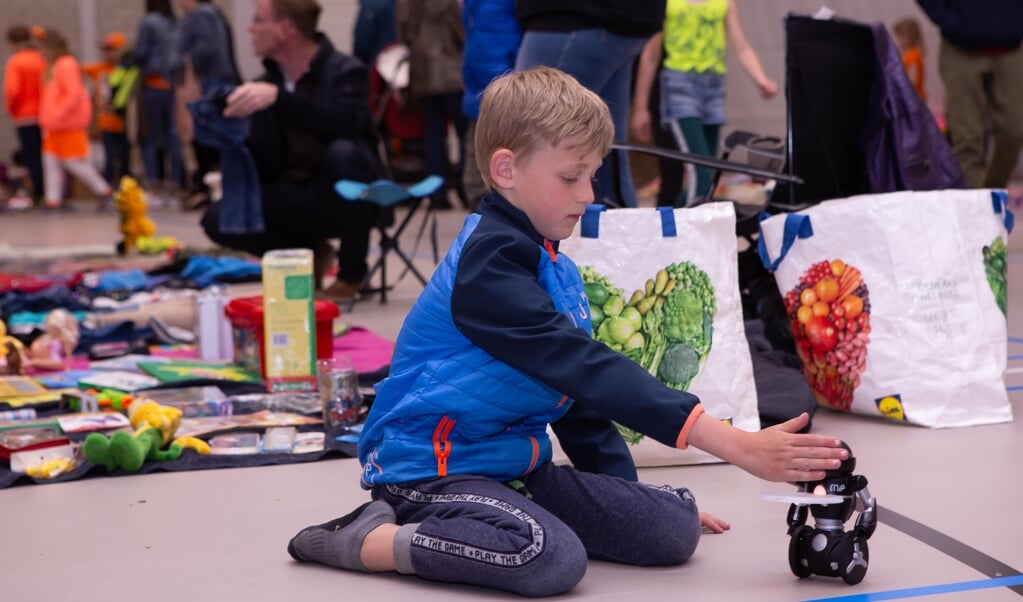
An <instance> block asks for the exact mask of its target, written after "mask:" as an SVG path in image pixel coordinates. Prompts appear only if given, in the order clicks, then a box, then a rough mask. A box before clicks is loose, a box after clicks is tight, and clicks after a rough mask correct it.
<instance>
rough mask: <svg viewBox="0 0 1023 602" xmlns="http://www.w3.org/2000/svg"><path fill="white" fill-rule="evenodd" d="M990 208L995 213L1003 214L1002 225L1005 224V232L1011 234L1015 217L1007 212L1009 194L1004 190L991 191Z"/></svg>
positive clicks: (1010, 212)
mask: <svg viewBox="0 0 1023 602" xmlns="http://www.w3.org/2000/svg"><path fill="white" fill-rule="evenodd" d="M991 207H992V209H994V210H995V213H1005V215H1004V216H1003V217H1002V223H1003V224H1005V231H1006V232H1009V233H1010V234H1011V233H1012V227H1013V226H1014V225H1015V223H1016V216H1014V215H1013V214H1012V211H1009V193H1008V192H1006V191H1005V190H992V191H991Z"/></svg>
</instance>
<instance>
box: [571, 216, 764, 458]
mask: <svg viewBox="0 0 1023 602" xmlns="http://www.w3.org/2000/svg"><path fill="white" fill-rule="evenodd" d="M604 209H605V207H602V206H598V205H593V206H591V207H589V208H588V210H587V213H586V215H585V216H583V219H582V220H581V221H580V224H579V226H578V227H577V228H576V230H575V232H574V233H573V234H572V236H571V237H569V238H568V239H566V240H563V241H562V242H561V245H560V247H559V250H560V251H561V252H563V253H565V254H566V255H568V256H569V257H571V258H572V260H573V261H575V263H576V265H578V266H579V270H580V272H581V273H582V275H583V281H584V282H585V283H587V284H586V288H587V294H588V295H589V297H590V311H591V317H592V318H593V331H594V336H595V337H596V338H598V339H600V340H602V341H604V342H605V343H608V344H609V345H610V346H611V347H612V348H615V349H618V350H619V351H621V352H622V353H624V354H625V355H627V356H629V357H631V358H632V359H634V360H636V361H637V362H639V363H640V364H641V365H642V366H643V367H645V368H646V369H647V371H648V372H650V373H651V374H653V375H654V376H656V377H657V378H658V379H659V380H661V382H664V383H665V384H667V385H668V386H671V387H674V388H676V389H680V390H684V391H689V392H690V393H693V394H694V395H696V396H698V397H699V398H700V400H701V401H702V402H703V405H704V407H705V408H706V411H707V413H708V414H710V415H711V416H714V417H715V418H719V419H722V420H729V421H731V423H732V424H733V425H735V426H736V427H738V428H740V429H743V430H746V431H756V430H759V429H760V416H759V413H758V411H757V393H756V386H755V383H754V381H753V363H752V360H751V359H750V352H749V346H748V344H747V342H746V334H745V330H744V328H743V321H742V305H741V302H740V299H739V275H738V262H737V248H736V237H735V211H734V209H733V208H732V205H731V204H730V203H711V204H707V205H704V206H701V207H698V208H693V209H672V208H670V207H665V208H659V209H614V210H607V211H605V210H604ZM619 428H620V429H621V430H622V433H623V436H624V437H625V440H626V441H627V442H628V443H630V446H629V447H630V450H631V451H632V456H633V459H634V460H635V462H636V465H637V466H672V465H679V464H696V463H701V462H716V461H719V460H718V459H717V458H715V457H714V456H711V455H710V454H708V453H706V452H703V451H701V450H698V449H696V448H692V447H691V448H689V449H688V450H685V451H682V450H678V449H674V448H671V447H668V446H666V445H663V444H661V443H659V442H657V441H655V440H653V439H650V438H648V437H644V436H643V435H640V434H639V433H636V432H634V431H629V430H628V429H625V428H624V427H619ZM555 440H556V439H555ZM563 459H564V454H563V453H562V452H561V451H560V449H556V450H555V461H556V462H557V461H561V460H563Z"/></svg>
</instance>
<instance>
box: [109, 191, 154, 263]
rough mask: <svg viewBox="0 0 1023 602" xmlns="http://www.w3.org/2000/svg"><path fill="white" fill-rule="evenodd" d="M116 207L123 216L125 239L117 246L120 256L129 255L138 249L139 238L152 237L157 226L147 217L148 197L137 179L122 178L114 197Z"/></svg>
mask: <svg viewBox="0 0 1023 602" xmlns="http://www.w3.org/2000/svg"><path fill="white" fill-rule="evenodd" d="M114 200H115V203H114V207H116V208H117V211H118V212H119V213H120V214H121V234H123V235H124V239H123V240H122V241H121V242H120V243H118V244H117V252H118V254H120V255H129V254H131V253H132V252H133V251H134V250H135V249H136V244H137V242H138V239H139V237H142V236H145V237H150V236H152V235H153V234H154V233H155V232H156V225H154V224H153V220H151V219H149V216H148V215H146V209H148V207H149V205H148V204H147V203H146V195H145V193H144V192H143V191H142V187H141V186H139V183H138V182H137V181H136V180H135V178H133V177H131V176H122V177H121V182H120V185H119V186H118V188H117V194H116V195H114Z"/></svg>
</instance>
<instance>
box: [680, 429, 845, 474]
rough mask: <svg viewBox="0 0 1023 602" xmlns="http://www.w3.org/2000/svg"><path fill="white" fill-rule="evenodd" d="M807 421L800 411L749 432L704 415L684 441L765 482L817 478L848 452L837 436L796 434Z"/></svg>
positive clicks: (833, 466) (838, 463) (836, 465)
mask: <svg viewBox="0 0 1023 602" xmlns="http://www.w3.org/2000/svg"><path fill="white" fill-rule="evenodd" d="M809 420H810V416H809V415H808V414H806V413H803V414H800V415H799V416H797V417H796V418H793V419H792V420H789V421H787V422H783V423H782V424H778V425H775V426H772V427H770V428H766V429H764V430H762V431H759V432H755V433H750V432H746V431H743V430H740V429H737V428H734V427H732V426H729V425H727V424H725V423H723V422H721V421H720V420H718V419H716V418H714V417H712V416H709V415H707V414H704V415H702V416H700V417H699V418H698V419H697V421H696V424H694V425H693V430H692V431H691V432H690V433H689V439H688V443H689V444H690V445H694V446H696V447H698V448H700V449H702V450H704V451H707V452H710V453H712V454H714V455H715V456H717V457H719V458H721V459H722V460H724V461H726V462H730V463H732V464H735V465H736V466H738V467H739V468H742V469H743V470H745V471H746V472H748V473H750V474H752V475H754V476H756V477H760V478H761V479H765V480H767V481H788V482H794V481H819V480H821V479H823V478H824V472H825V471H826V470H832V469H835V468H838V467H839V466H840V465H841V463H842V460H844V459H845V458H847V457H848V455H849V452H848V451H846V449H845V448H843V447H842V440H841V439H838V438H837V437H831V436H828V435H810V434H800V433H799V431H800V430H802V429H803V428H804V427H806V425H807V424H808V423H809Z"/></svg>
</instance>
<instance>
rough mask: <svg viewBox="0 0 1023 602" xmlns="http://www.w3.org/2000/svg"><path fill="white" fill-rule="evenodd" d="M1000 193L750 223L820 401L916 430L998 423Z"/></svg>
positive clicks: (866, 205) (898, 198)
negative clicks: (915, 426) (757, 226)
mask: <svg viewBox="0 0 1023 602" xmlns="http://www.w3.org/2000/svg"><path fill="white" fill-rule="evenodd" d="M1011 228H1012V214H1011V213H1009V212H1008V210H1007V208H1006V194H1005V192H1004V191H991V190H944V191H931V192H895V193H888V194H879V195H862V196H856V197H851V198H848V199H841V200H834V201H827V202H824V203H821V204H820V205H817V206H815V207H811V208H809V209H806V210H804V211H800V212H798V213H793V214H782V215H776V216H773V217H769V218H767V219H765V220H763V221H762V222H761V223H760V240H759V245H760V254H761V259H763V261H764V265H765V266H767V268H768V269H771V270H774V273H775V279H776V280H777V282H778V288H779V289H780V290H781V293H782V295H783V296H784V297H785V305H786V308H787V309H788V315H789V319H790V321H791V323H792V327H793V334H794V335H795V340H796V346H797V351H798V352H799V355H800V358H801V359H802V360H803V374H804V376H806V378H807V380H808V382H809V383H810V385H811V387H812V388H813V389H814V393H815V395H816V396H817V400H818V402H819V403H820V404H821V405H824V406H827V407H831V408H834V409H838V410H843V411H851V412H855V413H858V414H867V415H871V416H878V417H885V418H888V419H892V420H897V421H905V422H909V423H912V424H918V425H923V426H929V427H957V426H970V425H977V424H990V423H997V422H1007V421H1011V420H1012V408H1011V406H1010V405H1009V400H1008V394H1007V393H1006V390H1005V383H1004V374H1005V367H1006V351H1007V339H1006V337H1007V332H1006V315H1005V312H1006V292H1007V286H1006V280H1005V275H1006V265H1005V262H1006V241H1007V237H1008V232H1009V231H1010V230H1011Z"/></svg>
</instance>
